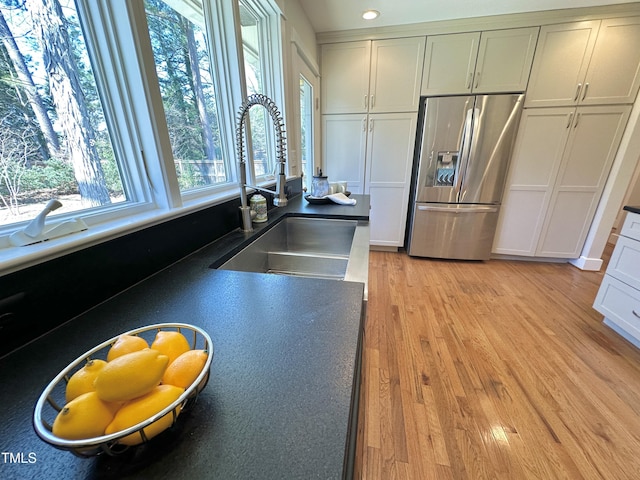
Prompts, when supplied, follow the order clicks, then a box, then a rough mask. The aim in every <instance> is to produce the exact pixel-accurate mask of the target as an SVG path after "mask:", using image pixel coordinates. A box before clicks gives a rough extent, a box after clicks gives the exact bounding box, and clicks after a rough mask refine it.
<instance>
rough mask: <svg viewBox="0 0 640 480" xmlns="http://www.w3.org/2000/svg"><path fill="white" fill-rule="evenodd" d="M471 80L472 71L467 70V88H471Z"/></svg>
mask: <svg viewBox="0 0 640 480" xmlns="http://www.w3.org/2000/svg"><path fill="white" fill-rule="evenodd" d="M472 82H473V72H469V80H467V89H470V88H471V83H472Z"/></svg>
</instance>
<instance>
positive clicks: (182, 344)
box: [151, 330, 191, 364]
mask: <svg viewBox="0 0 640 480" xmlns="http://www.w3.org/2000/svg"><path fill="white" fill-rule="evenodd" d="M151 348H152V349H153V350H157V351H159V352H160V353H162V354H163V355H166V356H167V357H169V364H171V362H173V361H174V360H175V359H176V358H178V357H179V356H180V355H182V354H183V353H184V352H186V351H188V350H190V348H191V347H190V346H189V342H188V340H187V339H186V338H185V336H184V335H183V334H181V333H180V332H175V331H172V330H160V331H159V332H158V333H157V334H156V338H155V339H154V340H153V343H152V344H151Z"/></svg>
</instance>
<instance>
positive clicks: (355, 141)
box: [322, 114, 367, 193]
mask: <svg viewBox="0 0 640 480" xmlns="http://www.w3.org/2000/svg"><path fill="white" fill-rule="evenodd" d="M366 127H367V115H366V114H351V115H323V116H322V130H323V132H322V165H323V172H324V174H325V175H327V176H328V177H329V180H330V181H332V182H337V181H346V182H347V188H348V190H349V191H350V192H352V193H363V192H364V172H365V152H366Z"/></svg>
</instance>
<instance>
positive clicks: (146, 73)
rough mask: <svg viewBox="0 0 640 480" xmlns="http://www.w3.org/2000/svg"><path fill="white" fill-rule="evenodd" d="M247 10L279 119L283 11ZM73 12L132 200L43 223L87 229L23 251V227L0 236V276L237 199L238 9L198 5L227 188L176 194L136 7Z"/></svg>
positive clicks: (267, 6)
mask: <svg viewBox="0 0 640 480" xmlns="http://www.w3.org/2000/svg"><path fill="white" fill-rule="evenodd" d="M182 1H184V3H185V4H187V5H189V6H190V7H192V8H195V7H197V6H198V2H197V1H194V0H182ZM251 2H252V3H253V4H254V5H255V6H256V8H257V7H258V6H259V7H260V11H262V12H264V14H265V15H267V17H266V18H267V19H268V21H267V22H266V23H267V24H268V25H269V29H270V31H271V35H272V41H270V42H268V43H267V44H268V45H270V48H269V49H268V54H269V65H267V66H265V68H266V70H265V72H270V75H268V76H266V78H265V84H266V85H265V88H266V86H267V85H268V88H269V93H267V94H268V95H270V96H271V98H272V99H274V101H275V102H276V104H278V105H279V106H280V107H281V108H282V112H281V113H282V114H283V116H284V112H285V111H286V109H285V96H284V82H283V74H282V61H281V59H282V52H281V25H280V22H281V12H280V10H279V8H278V6H277V4H276V3H275V0H251ZM76 3H77V9H78V16H79V18H80V21H81V25H82V29H83V33H84V35H85V38H86V42H87V48H88V49H89V52H90V54H91V55H92V56H93V58H99V59H100V64H99V65H94V64H92V66H93V69H94V75H95V77H96V83H97V84H98V88H99V89H100V91H101V93H104V92H108V94H107V95H102V101H103V105H104V109H105V117H106V120H107V122H108V123H109V126H110V133H111V137H112V143H113V147H114V150H116V154H117V155H118V156H119V157H118V158H124V159H126V167H125V168H124V170H125V171H126V172H127V174H126V175H124V177H125V178H123V184H125V183H126V186H127V187H128V188H129V189H130V192H131V196H132V197H133V198H132V201H130V202H129V201H127V202H124V203H122V204H115V205H113V206H106V207H101V208H99V209H90V210H83V211H78V212H75V213H70V214H68V215H60V216H56V217H55V218H56V219H55V221H53V222H49V221H47V226H48V227H50V226H53V225H55V224H56V223H59V222H62V221H64V220H67V219H69V218H82V219H83V220H84V221H85V223H86V224H87V225H88V227H89V228H88V230H86V231H84V232H80V233H76V234H72V235H68V236H66V237H59V238H57V239H52V240H50V241H47V242H42V243H39V244H34V245H30V246H27V247H13V246H11V243H10V242H9V235H10V233H11V232H13V231H16V230H19V229H20V228H24V226H26V224H27V223H28V222H21V223H16V224H12V225H10V226H7V228H6V229H4V230H3V229H0V274H7V273H11V272H12V271H16V270H20V269H22V268H26V267H28V266H31V265H35V264H38V263H41V262H43V261H46V260H49V259H52V258H56V257H59V256H61V255H64V254H68V253H71V252H73V251H77V250H81V249H84V248H87V247H89V246H92V245H95V244H99V243H102V242H104V241H107V240H109V239H112V238H117V237H119V236H122V235H125V234H127V233H131V232H134V231H137V230H140V229H142V228H145V227H148V226H152V225H155V224H159V223H162V222H164V221H166V220H168V219H171V218H176V217H180V216H182V215H185V214H188V213H191V212H194V211H197V210H201V209H203V208H207V207H210V206H212V205H216V204H219V203H222V202H224V201H226V200H229V199H232V198H235V197H237V196H238V195H239V194H240V189H239V188H238V184H237V179H238V175H237V165H238V164H237V159H236V152H235V143H234V142H235V122H236V115H237V109H238V108H239V106H240V105H241V104H242V101H243V100H244V98H246V94H245V93H244V92H246V90H245V88H244V87H245V85H244V70H243V64H242V42H241V37H240V26H239V22H238V21H237V19H239V15H238V7H237V4H236V1H233V2H228V1H225V2H217V1H215V2H214V1H204V2H203V7H204V8H203V10H204V14H205V15H204V17H205V28H206V32H207V39H208V42H209V51H210V52H211V56H212V60H211V62H212V65H213V66H214V68H215V74H214V79H215V85H214V88H216V93H217V96H218V97H219V98H220V102H219V104H218V116H219V118H218V120H219V122H220V124H221V125H224V127H221V135H222V136H223V137H224V138H222V139H221V143H222V149H223V155H225V158H226V159H227V161H228V164H229V165H228V166H229V175H230V181H229V182H228V183H225V184H222V185H221V184H217V185H211V186H208V187H203V188H199V189H194V190H191V191H188V192H184V193H183V194H181V192H180V189H179V186H178V182H177V175H176V171H175V166H174V164H173V155H172V153H171V145H170V144H169V140H168V135H167V127H166V121H165V118H164V112H163V108H162V98H161V96H160V90H159V86H158V83H157V78H156V71H155V65H154V63H153V55H152V51H151V44H150V40H149V36H148V31H147V30H146V29H147V25H146V16H145V12H144V4H143V2H142V1H141V0H77V1H76ZM94 26H97V27H96V28H94ZM238 47H239V48H238ZM131 52H135V53H136V54H135V55H133V54H132V53H131ZM150 59H151V60H150ZM267 183H268V182H267ZM262 184H264V183H262Z"/></svg>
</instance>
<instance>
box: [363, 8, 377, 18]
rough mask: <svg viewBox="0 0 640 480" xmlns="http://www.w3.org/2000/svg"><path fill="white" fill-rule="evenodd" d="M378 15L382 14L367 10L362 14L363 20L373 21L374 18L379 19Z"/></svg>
mask: <svg viewBox="0 0 640 480" xmlns="http://www.w3.org/2000/svg"><path fill="white" fill-rule="evenodd" d="M378 15H380V12H379V11H377V10H367V11H365V12H363V13H362V18H364V19H365V20H373V19H374V18H378Z"/></svg>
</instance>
